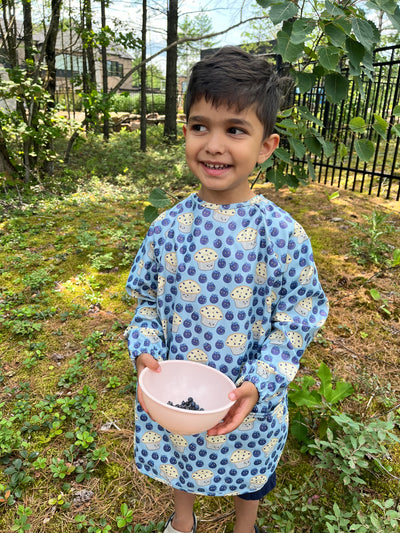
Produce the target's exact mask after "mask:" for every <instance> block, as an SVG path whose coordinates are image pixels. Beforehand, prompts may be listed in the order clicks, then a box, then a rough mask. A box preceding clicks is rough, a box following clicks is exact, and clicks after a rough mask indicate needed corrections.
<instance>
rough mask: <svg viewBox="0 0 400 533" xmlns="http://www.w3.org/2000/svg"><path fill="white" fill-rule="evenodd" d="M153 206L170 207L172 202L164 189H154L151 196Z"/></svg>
mask: <svg viewBox="0 0 400 533" xmlns="http://www.w3.org/2000/svg"><path fill="white" fill-rule="evenodd" d="M149 202H150V203H151V205H153V206H154V207H157V208H163V207H168V206H169V205H170V204H171V202H170V200H169V198H168V196H167V194H166V193H165V192H164V191H163V190H162V189H158V188H157V189H153V190H152V191H151V193H150V196H149Z"/></svg>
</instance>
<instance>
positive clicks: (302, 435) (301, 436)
mask: <svg viewBox="0 0 400 533" xmlns="http://www.w3.org/2000/svg"><path fill="white" fill-rule="evenodd" d="M290 433H291V434H292V435H293V437H294V438H295V439H296V440H297V441H298V442H307V435H308V430H307V426H306V425H305V423H302V422H301V421H300V420H296V419H295V418H293V419H292V420H291V421H290Z"/></svg>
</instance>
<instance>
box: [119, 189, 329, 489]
mask: <svg viewBox="0 0 400 533" xmlns="http://www.w3.org/2000/svg"><path fill="white" fill-rule="evenodd" d="M127 290H128V292H129V293H130V294H131V295H132V296H133V297H135V298H137V301H138V305H137V308H136V311H135V316H134V318H133V320H132V323H131V325H130V326H129V327H128V330H127V339H128V348H129V352H130V356H131V358H132V359H133V360H134V359H135V358H136V357H138V356H139V355H140V354H142V353H145V352H147V353H150V354H151V355H152V356H153V357H154V358H156V359H187V360H189V361H199V362H201V363H204V364H206V365H209V366H212V367H214V368H217V369H218V370H220V371H221V372H223V373H224V374H227V375H228V376H229V377H230V378H231V379H232V380H233V381H234V382H235V383H236V384H237V385H240V383H242V382H243V381H245V380H246V381H251V382H252V383H254V385H255V386H256V387H257V389H258V392H259V401H258V403H257V405H256V406H255V408H254V410H253V411H252V412H251V413H250V415H249V416H247V417H246V419H245V420H244V421H243V423H242V424H241V426H240V427H239V428H238V429H237V430H235V431H233V432H232V433H229V434H227V435H220V436H207V435H206V433H204V434H198V435H193V436H185V437H183V436H181V435H174V434H171V433H169V432H168V431H167V430H165V429H164V428H162V427H161V426H160V425H158V424H157V423H155V422H153V421H152V420H151V419H150V418H149V417H148V416H147V414H146V413H145V412H144V411H143V409H142V408H141V406H140V404H139V403H137V404H136V412H135V461H136V464H137V467H138V469H139V470H140V471H141V472H142V473H144V474H146V475H148V476H150V477H151V478H154V479H158V480H160V481H163V482H165V483H168V484H169V485H171V486H173V487H175V488H177V489H180V490H184V491H186V492H192V493H198V494H208V495H215V496H222V495H227V494H243V493H249V492H253V491H257V490H259V489H260V488H261V487H262V486H263V485H264V484H265V483H266V481H267V480H268V478H269V477H270V475H271V474H272V473H273V472H275V469H276V466H277V464H278V461H279V458H280V456H281V453H282V450H283V447H284V445H285V442H286V439H287V432H288V408H287V387H288V385H289V383H290V381H292V380H293V378H294V377H295V375H296V372H297V370H298V367H299V361H300V358H301V356H302V355H303V353H304V350H305V348H306V347H307V345H308V344H309V343H310V341H311V340H312V338H313V336H314V334H315V332H316V331H317V330H318V328H319V327H320V326H322V324H323V323H324V322H325V320H326V317H327V313H328V305H327V300H326V297H325V295H324V292H323V290H322V288H321V285H320V283H319V280H318V275H317V271H316V268H315V265H314V261H313V255H312V249H311V244H310V241H309V239H308V237H307V235H306V233H305V231H304V229H303V228H302V227H301V226H300V225H299V224H298V223H297V222H295V221H294V220H293V218H292V217H291V216H290V215H289V214H288V213H286V212H285V211H283V210H282V209H280V208H279V207H277V206H276V205H274V204H273V203H272V202H270V201H269V200H267V199H266V198H264V197H263V196H261V195H258V196H255V197H254V198H252V199H251V200H249V201H247V202H243V203H237V204H232V205H217V204H209V203H207V202H204V201H202V200H201V199H200V198H199V197H198V195H197V194H192V195H190V196H189V197H188V198H187V199H186V200H184V201H182V202H180V203H179V204H177V205H176V206H175V207H174V208H172V209H171V210H169V211H167V212H165V213H163V214H162V215H160V216H159V217H158V219H157V220H156V221H155V222H153V224H152V225H151V227H150V229H149V231H148V234H147V236H146V238H145V240H144V241H143V244H142V246H141V248H140V250H139V252H138V254H137V256H136V258H135V261H134V264H133V266H132V270H131V272H130V275H129V279H128V283H127Z"/></svg>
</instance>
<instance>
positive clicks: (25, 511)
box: [11, 505, 32, 533]
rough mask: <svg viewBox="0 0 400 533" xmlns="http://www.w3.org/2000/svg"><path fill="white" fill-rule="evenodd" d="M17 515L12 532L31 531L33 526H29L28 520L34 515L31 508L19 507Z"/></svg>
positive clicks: (22, 532)
mask: <svg viewBox="0 0 400 533" xmlns="http://www.w3.org/2000/svg"><path fill="white" fill-rule="evenodd" d="M17 514H18V518H17V519H16V520H15V521H14V524H13V525H12V526H11V531H15V532H16V533H24V531H29V530H30V529H31V525H30V524H29V522H28V519H29V517H30V516H31V514H32V510H31V509H30V507H24V506H23V505H18V509H17Z"/></svg>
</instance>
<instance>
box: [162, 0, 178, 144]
mask: <svg viewBox="0 0 400 533" xmlns="http://www.w3.org/2000/svg"><path fill="white" fill-rule="evenodd" d="M177 40H178V0H169V6H168V12H167V46H168V45H171V44H172V43H175V42H176V41H177ZM177 64H178V49H177V47H176V46H172V47H171V48H168V50H167V68H166V80H165V123H164V136H165V137H167V138H169V139H171V140H175V139H176V137H177V126H176V108H177Z"/></svg>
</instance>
